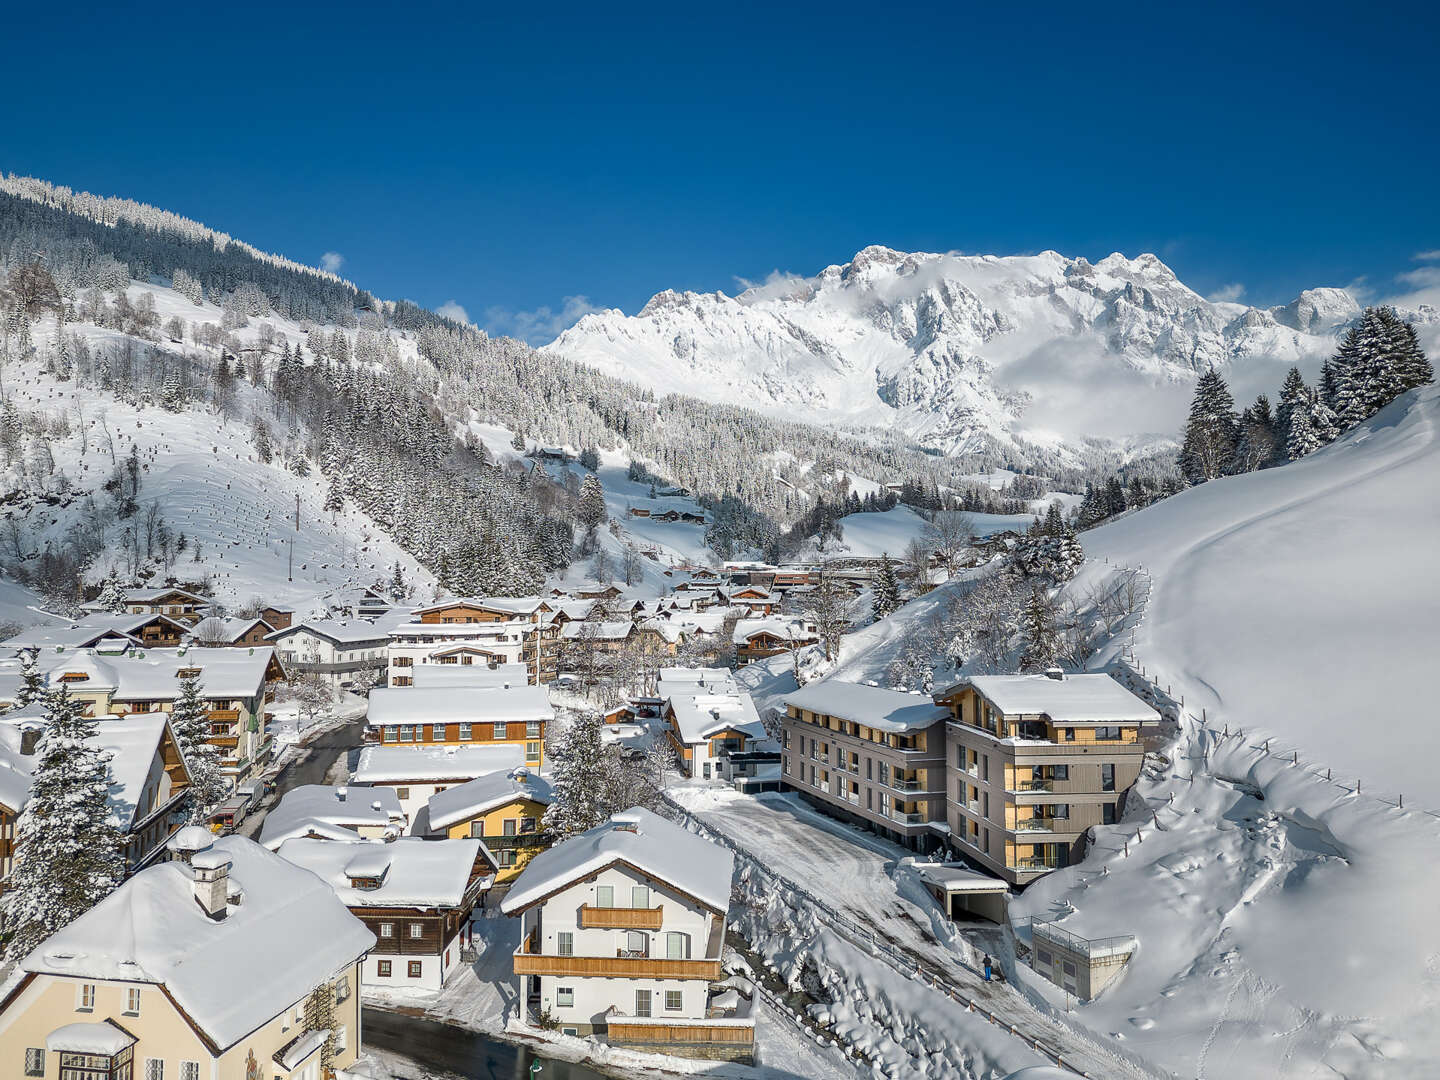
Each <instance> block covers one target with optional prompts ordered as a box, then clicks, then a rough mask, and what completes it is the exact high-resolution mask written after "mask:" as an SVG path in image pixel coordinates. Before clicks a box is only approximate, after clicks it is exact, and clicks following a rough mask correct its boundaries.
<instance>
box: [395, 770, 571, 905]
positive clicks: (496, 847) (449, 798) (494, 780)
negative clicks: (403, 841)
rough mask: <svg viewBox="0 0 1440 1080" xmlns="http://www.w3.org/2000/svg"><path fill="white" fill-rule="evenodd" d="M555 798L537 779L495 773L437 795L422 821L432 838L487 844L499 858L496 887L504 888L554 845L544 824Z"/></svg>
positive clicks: (522, 772) (515, 773) (544, 782)
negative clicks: (539, 855)
mask: <svg viewBox="0 0 1440 1080" xmlns="http://www.w3.org/2000/svg"><path fill="white" fill-rule="evenodd" d="M551 798H552V796H551V792H550V782H549V781H548V780H546V779H545V778H544V777H542V776H540V775H539V774H538V773H535V772H531V771H530V770H529V769H512V770H510V771H509V772H494V773H490V774H489V775H488V776H481V777H478V778H476V779H474V780H471V781H469V782H468V783H464V784H460V785H457V786H456V787H452V788H446V789H445V790H444V791H442V792H440V793H439V794H438V795H432V796H431V797H430V802H429V804H428V808H427V813H426V815H425V817H424V819H423V821H424V823H425V826H426V832H427V834H428V835H430V836H446V837H449V838H451V839H460V838H464V837H473V838H475V839H479V840H484V841H485V846H486V847H487V848H489V849H490V850H491V852H493V853H494V855H495V860H496V865H497V867H498V870H497V874H496V879H495V880H496V883H497V884H504V883H507V882H509V881H511V880H512V879H513V878H514V877H515V876H516V875H517V874H519V873H520V871H521V870H523V869H525V864H526V863H528V862H529V861H530V859H531V857H532V856H533V855H535V854H536V853H537V852H540V851H543V850H544V849H545V846H546V845H547V844H548V843H549V837H548V836H547V835H546V834H545V832H544V830H542V829H541V827H540V819H541V818H542V817H544V816H545V810H546V808H547V807H548V806H549V805H550V802H551ZM417 829H418V823H417Z"/></svg>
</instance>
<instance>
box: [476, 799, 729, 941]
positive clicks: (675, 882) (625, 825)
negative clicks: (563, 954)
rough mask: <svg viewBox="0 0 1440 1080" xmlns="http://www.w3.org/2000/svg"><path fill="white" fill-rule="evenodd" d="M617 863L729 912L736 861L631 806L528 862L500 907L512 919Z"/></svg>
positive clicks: (687, 833) (689, 834) (656, 816)
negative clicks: (533, 905) (561, 890)
mask: <svg viewBox="0 0 1440 1080" xmlns="http://www.w3.org/2000/svg"><path fill="white" fill-rule="evenodd" d="M616 862H625V863H629V864H630V865H631V866H633V867H635V868H636V869H638V870H640V871H641V872H643V873H645V874H648V875H649V876H650V877H652V878H654V879H656V880H657V881H662V882H664V883H666V884H668V885H670V886H672V887H674V888H675V889H677V890H678V891H680V892H682V893H684V894H686V895H687V896H691V897H694V898H695V899H696V900H698V901H700V903H702V904H704V905H705V906H707V907H709V908H710V909H712V910H713V911H717V912H720V913H721V914H724V913H725V912H726V911H727V910H729V907H730V879H731V875H732V873H733V870H734V864H735V857H734V856H733V855H732V854H731V853H730V852H729V850H727V849H726V848H723V847H721V846H720V845H718V844H713V843H711V842H710V841H709V840H706V839H704V838H702V837H700V836H697V835H696V834H695V833H692V832H690V831H688V830H686V829H682V828H681V827H680V826H678V825H676V824H674V823H673V822H670V821H666V820H665V819H664V818H662V817H660V816H659V815H658V814H654V813H652V812H650V811H649V810H644V809H641V808H640V807H635V808H633V809H630V810H626V811H625V812H624V813H622V814H616V815H615V816H614V817H612V818H611V819H610V820H609V821H607V822H605V823H604V824H602V825H597V826H596V827H595V828H593V829H589V830H587V831H586V832H583V833H580V834H579V835H578V836H572V837H571V838H570V839H569V840H566V841H564V842H562V843H559V844H556V845H555V846H554V847H552V848H550V849H549V850H547V851H542V852H541V853H540V854H538V855H536V856H535V857H534V858H532V859H531V860H530V861H529V862H528V863H526V864H525V869H524V870H522V871H521V872H520V876H519V877H518V878H516V879H515V881H514V883H513V884H511V886H510V891H509V893H508V894H506V896H505V899H504V900H503V901H502V902H501V904H500V910H501V911H503V912H504V913H505V914H506V915H514V914H516V913H517V912H520V911H523V910H524V909H526V908H528V907H530V906H531V905H532V904H536V903H539V902H540V901H542V900H544V899H545V898H546V897H547V896H550V895H551V894H553V893H555V892H557V891H558V890H560V889H563V888H565V887H566V886H567V885H569V884H571V883H572V882H575V881H578V880H579V879H581V878H585V877H589V876H590V875H591V874H594V873H596V872H597V871H599V870H602V869H604V868H605V867H607V866H610V865H612V864H613V863H616Z"/></svg>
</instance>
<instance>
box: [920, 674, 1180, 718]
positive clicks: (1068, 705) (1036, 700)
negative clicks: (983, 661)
mask: <svg viewBox="0 0 1440 1080" xmlns="http://www.w3.org/2000/svg"><path fill="white" fill-rule="evenodd" d="M967 686H973V687H974V688H975V689H976V690H977V691H979V692H980V694H981V696H983V697H984V698H985V700H986V701H988V702H990V704H992V705H994V706H995V708H997V709H999V710H1000V711H1001V712H1002V713H1004V714H1005V715H1006V716H1014V715H1020V714H1034V715H1043V716H1048V717H1050V719H1051V720H1052V721H1053V722H1055V723H1057V724H1067V725H1081V726H1084V725H1088V724H1146V723H1154V722H1155V721H1158V720H1159V719H1160V714H1159V713H1157V712H1156V711H1155V710H1154V709H1153V708H1151V707H1150V706H1149V705H1147V704H1146V703H1145V702H1144V701H1143V700H1141V699H1140V698H1138V697H1136V696H1135V695H1134V694H1132V693H1131V692H1130V691H1129V690H1127V689H1125V687H1123V686H1121V685H1120V684H1119V683H1118V682H1116V681H1115V680H1114V679H1112V678H1111V677H1110V676H1109V675H1098V674H1090V675H1065V676H1064V677H1062V678H1058V679H1052V678H1050V677H1049V676H1048V675H972V676H970V677H969V678H967V679H962V680H961V681H960V682H958V683H956V684H955V685H954V686H949V687H946V688H945V689H944V690H938V691H936V693H935V697H936V699H937V700H938V699H941V698H945V697H949V696H950V695H951V694H954V693H956V692H958V691H960V690H963V689H964V688H965V687H967Z"/></svg>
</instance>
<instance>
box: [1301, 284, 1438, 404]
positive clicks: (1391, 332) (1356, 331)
mask: <svg viewBox="0 0 1440 1080" xmlns="http://www.w3.org/2000/svg"><path fill="white" fill-rule="evenodd" d="M1328 370H1329V375H1330V378H1331V382H1332V384H1333V388H1334V389H1333V395H1332V399H1331V400H1328V401H1327V404H1329V405H1330V406H1331V408H1332V409H1333V411H1334V413H1335V416H1336V419H1337V421H1338V424H1339V427H1340V429H1341V430H1342V431H1343V430H1348V429H1349V428H1352V427H1354V426H1355V425H1356V424H1358V423H1360V422H1361V421H1362V420H1366V419H1368V418H1369V417H1371V416H1374V415H1375V414H1376V413H1377V412H1379V411H1380V410H1381V409H1383V408H1384V407H1385V406H1386V405H1388V404H1389V403H1390V402H1392V401H1394V400H1395V399H1396V398H1397V397H1399V396H1400V395H1401V394H1403V393H1405V391H1407V390H1411V389H1414V388H1415V387H1417V386H1424V385H1425V384H1426V383H1428V382H1431V381H1432V380H1433V379H1434V377H1435V373H1434V370H1433V369H1432V368H1431V366H1430V361H1429V360H1428V359H1426V357H1425V353H1424V351H1423V350H1422V349H1421V348H1420V340H1419V338H1418V337H1417V336H1416V334H1415V328H1414V327H1413V326H1411V325H1410V324H1409V323H1407V322H1405V321H1404V320H1403V319H1401V318H1400V316H1399V315H1397V314H1396V313H1395V310H1394V309H1393V308H1388V307H1368V308H1366V309H1365V311H1364V314H1362V315H1361V316H1360V320H1359V322H1357V323H1356V324H1355V325H1354V326H1352V327H1351V328H1350V329H1349V330H1347V331H1346V332H1345V336H1344V337H1343V338H1342V339H1341V341H1340V347H1339V349H1337V350H1336V352H1335V355H1334V357H1332V358H1331V360H1330V363H1329V365H1328Z"/></svg>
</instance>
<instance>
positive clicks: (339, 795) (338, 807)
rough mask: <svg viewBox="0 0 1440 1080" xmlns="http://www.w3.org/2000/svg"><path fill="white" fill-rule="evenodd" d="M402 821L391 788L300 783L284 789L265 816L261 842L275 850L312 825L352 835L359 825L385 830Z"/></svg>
mask: <svg viewBox="0 0 1440 1080" xmlns="http://www.w3.org/2000/svg"><path fill="white" fill-rule="evenodd" d="M404 821H405V811H404V809H403V808H402V807H401V806H400V797H399V796H398V795H396V794H395V789H394V788H388V787H359V788H349V787H346V786H343V785H342V786H340V787H330V786H329V785H328V784H302V785H300V786H299V787H296V788H292V789H291V790H289V791H287V792H286V793H285V794H284V796H282V797H281V799H280V801H279V802H278V803H277V804H276V805H275V807H274V808H273V809H272V810H271V811H270V812H269V813H268V814H266V815H265V824H264V827H263V828H262V829H261V830H260V843H262V844H264V845H265V846H266V847H267V848H269V849H270V850H271V851H274V850H276V849H277V848H278V847H279V846H280V845H281V844H283V843H284V842H285V841H286V840H289V839H292V838H293V837H297V836H305V835H306V834H307V833H309V832H310V831H311V830H312V828H313V829H314V831H315V832H319V833H321V834H322V835H326V836H334V835H335V833H336V831H337V830H343V831H344V832H346V833H348V834H349V835H350V836H352V837H353V836H354V835H355V830H356V829H359V828H379V829H384V828H386V827H388V826H390V825H392V824H393V825H396V826H397V827H399V826H403V823H404ZM315 826H329V828H323V827H321V828H315ZM401 831H403V828H402V829H401Z"/></svg>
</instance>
